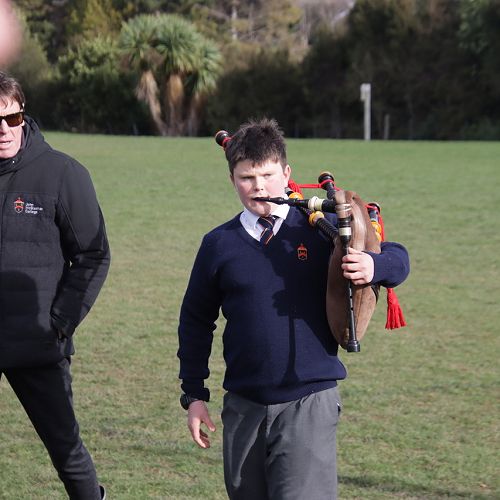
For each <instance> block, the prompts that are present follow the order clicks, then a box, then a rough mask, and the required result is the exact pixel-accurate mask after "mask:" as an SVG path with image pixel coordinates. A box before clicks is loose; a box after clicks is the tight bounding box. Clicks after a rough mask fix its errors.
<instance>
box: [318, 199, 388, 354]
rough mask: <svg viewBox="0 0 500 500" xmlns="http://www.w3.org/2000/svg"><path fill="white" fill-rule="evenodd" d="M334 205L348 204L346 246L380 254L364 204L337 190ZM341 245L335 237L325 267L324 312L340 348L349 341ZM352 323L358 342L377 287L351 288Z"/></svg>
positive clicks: (373, 307)
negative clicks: (327, 263)
mask: <svg viewBox="0 0 500 500" xmlns="http://www.w3.org/2000/svg"><path fill="white" fill-rule="evenodd" d="M335 201H336V203H337V205H339V204H347V207H349V205H350V210H351V215H352V217H351V229H352V236H351V241H350V243H349V246H351V247H353V248H355V249H356V250H368V251H370V252H375V253H380V243H379V239H378V238H377V233H376V230H375V228H374V227H373V225H372V223H371V221H370V218H369V216H368V212H367V210H366V204H365V202H364V201H363V200H362V199H361V198H360V197H359V196H358V195H357V194H356V193H355V192H354V191H342V190H339V191H337V192H336V193H335ZM342 256H343V250H342V244H341V241H340V236H337V237H336V238H335V248H334V250H333V252H332V255H331V257H330V262H329V267H328V285H327V293H326V311H327V317H328V324H329V325H330V329H331V331H332V334H333V336H334V337H335V339H336V340H337V342H338V343H339V345H340V346H342V347H343V348H344V349H346V347H347V342H348V339H349V314H348V293H347V287H348V284H347V281H348V280H347V279H346V278H344V276H343V274H342V269H341V267H340V266H341V264H342ZM352 289H353V306H354V323H355V328H356V336H357V340H358V341H359V340H361V339H362V338H363V336H364V334H365V332H366V329H367V328H368V324H369V322H370V319H371V317H372V315H373V312H374V311H375V306H376V305H377V299H378V292H379V287H378V286H371V285H353V286H352Z"/></svg>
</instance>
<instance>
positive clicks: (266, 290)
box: [178, 119, 409, 500]
mask: <svg viewBox="0 0 500 500" xmlns="http://www.w3.org/2000/svg"><path fill="white" fill-rule="evenodd" d="M226 158H227V160H228V164H229V170H230V179H231V182H232V183H233V185H234V187H235V189H236V192H237V194H238V196H239V198H240V200H241V203H242V205H243V212H241V214H238V215H237V216H236V217H234V218H233V219H231V220H230V221H228V222H226V223H225V224H223V225H221V226H219V227H217V228H215V229H214V230H213V231H211V232H210V233H208V234H207V235H206V236H205V237H204V239H203V242H202V244H201V247H200V250H199V252H198V255H197V257H196V261H195V263H194V267H193V271H192V274H191V278H190V281H189V285H188V288H187V291H186V294H185V297H184V300H183V304H182V308H181V313H180V324H179V352H178V356H179V358H180V367H181V368H180V378H181V379H182V385H181V387H182V390H183V391H184V394H183V395H182V396H181V404H182V406H183V407H184V408H185V409H187V410H188V427H189V429H190V432H191V435H192V439H193V440H194V442H195V443H197V444H198V445H199V446H200V447H202V448H208V447H209V446H210V440H209V438H208V435H207V433H206V432H205V431H204V430H202V428H201V426H202V425H205V426H206V427H207V428H208V430H209V431H211V432H214V431H215V426H214V424H213V422H212V420H211V418H210V415H209V412H208V409H207V405H206V402H208V401H209V396H210V394H209V390H208V389H207V388H206V387H204V379H206V378H207V377H208V375H209V371H208V359H209V356H210V349H211V344H212V338H213V332H214V329H215V320H216V319H217V317H218V314H219V309H222V313H223V315H224V317H225V318H226V327H225V330H224V334H223V343H224V360H225V362H226V372H225V378H224V383H223V385H224V388H225V389H226V391H227V392H226V394H225V396H224V406H223V411H222V422H223V427H224V429H223V449H224V452H223V455H224V478H225V483H226V489H227V492H228V495H229V498H231V499H245V500H246V499H248V500H254V499H256V498H258V499H272V500H276V499H287V500H291V499H297V500H298V499H304V498H307V499H308V500H314V499H318V500H325V499H335V498H336V497H337V474H336V425H337V422H338V418H339V414H340V398H339V395H338V390H337V380H342V379H344V378H345V377H346V371H345V368H344V366H343V365H342V363H341V362H340V360H339V359H338V357H337V350H338V345H337V343H336V341H335V340H334V338H333V335H332V334H331V333H330V329H329V327H328V322H327V318H326V311H325V297H326V281H327V270H328V261H329V256H330V252H331V243H330V242H329V241H328V240H327V239H326V238H324V237H323V236H322V235H320V234H319V233H318V232H317V231H316V230H315V229H313V228H311V227H310V226H309V224H308V222H307V220H306V218H305V217H304V216H303V214H301V213H300V212H299V211H298V210H296V209H293V208H290V207H289V206H287V205H274V204H271V203H266V202H261V201H257V200H256V198H259V197H284V196H285V187H286V186H287V184H288V180H289V179H290V174H291V169H290V166H289V165H288V163H287V159H286V148H285V142H284V139H283V135H282V133H281V131H280V129H279V128H278V125H277V123H276V122H275V121H274V120H268V119H263V120H260V121H250V122H249V123H246V124H244V125H242V126H241V127H240V128H239V130H238V131H237V132H236V133H235V134H234V136H233V137H232V138H231V139H230V141H229V143H228V145H227V147H226ZM332 218H333V220H334V221H335V216H332ZM261 236H262V239H261ZM299 246H301V247H302V248H303V247H306V248H307V251H308V258H307V259H303V258H302V259H299V258H298V248H299ZM344 259H345V260H344V263H343V264H342V267H343V269H344V276H345V277H346V278H349V279H352V280H353V281H354V282H355V283H356V284H363V283H372V284H375V283H378V284H381V285H383V286H387V287H394V286H396V285H398V284H399V283H401V282H402V281H404V279H405V278H406V276H407V275H408V272H409V262H408V254H407V252H406V250H405V249H404V247H402V246H401V245H399V244H397V243H389V242H387V243H383V244H382V253H381V254H379V255H376V254H368V253H365V252H359V251H356V250H354V249H351V253H349V255H348V256H346V257H345V258H344Z"/></svg>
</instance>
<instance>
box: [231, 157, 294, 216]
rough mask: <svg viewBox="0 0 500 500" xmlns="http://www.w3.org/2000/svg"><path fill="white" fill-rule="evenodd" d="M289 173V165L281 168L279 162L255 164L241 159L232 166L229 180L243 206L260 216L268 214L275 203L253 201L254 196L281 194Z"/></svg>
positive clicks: (286, 183) (275, 195) (283, 192)
mask: <svg viewBox="0 0 500 500" xmlns="http://www.w3.org/2000/svg"><path fill="white" fill-rule="evenodd" d="M290 173H291V169H290V166H289V165H287V166H286V167H285V168H284V169H283V168H282V166H281V164H280V163H277V162H274V161H266V162H265V163H262V164H260V165H255V164H254V163H253V162H251V161H250V160H243V161H240V162H239V163H237V165H236V167H235V168H234V170H233V173H232V175H231V182H232V183H233V185H234V187H235V189H236V192H237V193H238V196H239V197H240V200H241V203H243V206H244V207H245V208H247V209H248V210H250V212H253V213H254V214H255V215H258V216H260V217H261V216H265V215H269V214H270V213H271V211H272V210H273V208H275V207H276V205H275V204H274V203H265V202H262V201H255V198H257V197H261V196H265V197H277V196H283V195H284V194H285V187H286V186H287V185H288V180H289V179H290Z"/></svg>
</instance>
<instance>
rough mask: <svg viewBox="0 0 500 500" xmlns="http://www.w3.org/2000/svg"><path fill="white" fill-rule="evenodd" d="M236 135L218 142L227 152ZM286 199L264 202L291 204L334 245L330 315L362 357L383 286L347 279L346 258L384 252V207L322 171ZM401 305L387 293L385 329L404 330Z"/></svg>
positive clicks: (293, 186)
mask: <svg viewBox="0 0 500 500" xmlns="http://www.w3.org/2000/svg"><path fill="white" fill-rule="evenodd" d="M230 140H231V136H230V135H229V133H228V132H226V131H224V130H221V131H219V132H217V134H216V135H215V141H216V142H217V144H219V145H220V146H221V147H222V148H223V149H225V148H226V146H227V145H228V143H229V141H230ZM309 188H314V189H324V190H325V191H326V193H327V197H326V199H322V198H318V197H316V196H313V197H311V198H309V199H304V196H303V194H302V189H309ZM286 194H287V196H288V197H287V198H260V201H263V202H270V203H276V204H286V205H290V206H292V207H296V208H297V209H298V210H300V211H301V212H302V213H303V214H304V215H305V216H306V217H307V218H308V221H309V224H310V225H311V226H313V227H315V228H316V229H317V230H318V231H320V232H321V233H323V234H324V235H326V236H327V237H328V238H329V239H330V241H331V243H332V252H331V255H330V261H329V265H328V282H327V293H326V313H327V318H328V324H329V326H330V330H331V332H332V334H333V336H334V337H335V339H336V341H337V342H338V344H339V345H340V346H341V347H342V348H344V349H345V350H347V352H359V351H360V343H359V341H360V340H361V339H362V338H363V336H364V335H365V333H366V330H367V328H368V325H369V323H370V320H371V318H372V315H373V313H374V311H375V307H376V305H377V301H378V296H379V289H380V287H379V286H378V285H370V284H366V285H354V284H353V283H352V281H351V280H348V279H346V278H345V277H344V275H343V270H342V267H341V265H342V258H343V256H344V255H346V254H347V253H348V251H349V247H352V248H354V249H356V250H360V251H369V252H373V253H380V243H381V242H382V241H384V239H385V231H384V223H383V219H382V216H381V213H380V207H379V205H378V204H376V203H365V202H364V201H363V200H362V199H361V198H360V197H359V196H358V195H357V193H355V192H354V191H345V190H343V189H340V188H338V187H337V186H335V182H334V178H333V176H332V174H330V173H329V172H322V173H321V174H320V175H319V177H318V183H317V184H297V183H296V182H294V181H293V180H292V179H290V181H289V183H288V188H287V189H286ZM323 212H332V213H335V214H336V215H337V221H338V227H335V226H333V224H332V223H331V222H330V221H329V220H328V219H326V218H325V216H324V214H323ZM405 325H406V323H405V320H404V316H403V313H402V311H401V308H400V305H399V301H398V299H397V297H396V294H395V292H394V290H393V289H392V288H388V289H387V321H386V325H385V327H386V329H390V330H392V329H395V328H400V327H402V326H405Z"/></svg>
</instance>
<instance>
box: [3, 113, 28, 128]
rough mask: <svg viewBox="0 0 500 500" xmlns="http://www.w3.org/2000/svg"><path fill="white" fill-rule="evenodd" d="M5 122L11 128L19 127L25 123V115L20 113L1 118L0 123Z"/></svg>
mask: <svg viewBox="0 0 500 500" xmlns="http://www.w3.org/2000/svg"><path fill="white" fill-rule="evenodd" d="M1 120H5V121H6V122H7V125H8V126H9V127H18V126H19V125H21V123H23V120H24V113H23V112H22V111H19V113H13V114H12V115H7V116H0V121H1Z"/></svg>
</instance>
